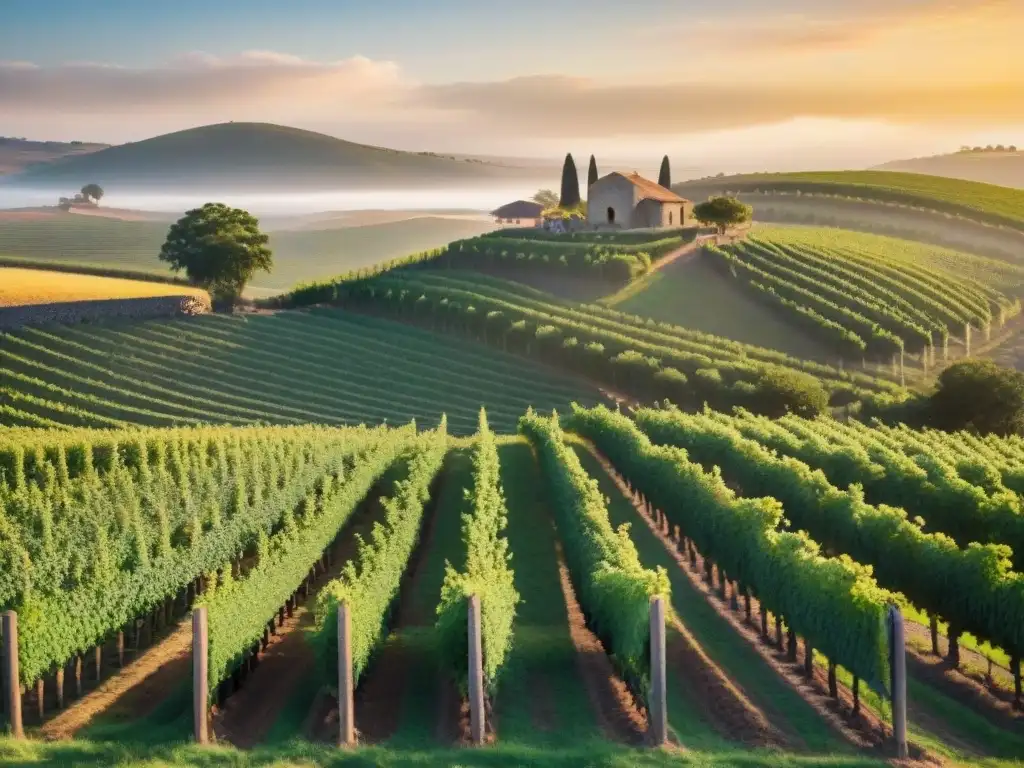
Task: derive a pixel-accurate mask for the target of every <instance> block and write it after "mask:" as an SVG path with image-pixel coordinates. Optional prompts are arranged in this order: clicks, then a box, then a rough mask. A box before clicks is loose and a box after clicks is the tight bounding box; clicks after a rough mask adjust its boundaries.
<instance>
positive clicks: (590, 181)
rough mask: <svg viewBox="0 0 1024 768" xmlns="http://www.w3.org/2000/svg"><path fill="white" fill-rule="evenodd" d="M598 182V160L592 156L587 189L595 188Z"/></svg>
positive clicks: (588, 170)
mask: <svg viewBox="0 0 1024 768" xmlns="http://www.w3.org/2000/svg"><path fill="white" fill-rule="evenodd" d="M596 181H597V160H596V159H594V156H593V155H591V156H590V168H588V169H587V187H592V186H594V183H595V182H596Z"/></svg>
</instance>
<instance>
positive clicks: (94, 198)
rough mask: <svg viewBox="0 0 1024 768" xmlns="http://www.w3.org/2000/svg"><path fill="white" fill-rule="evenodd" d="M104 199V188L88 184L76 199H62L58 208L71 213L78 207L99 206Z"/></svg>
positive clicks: (58, 202)
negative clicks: (73, 208)
mask: <svg viewBox="0 0 1024 768" xmlns="http://www.w3.org/2000/svg"><path fill="white" fill-rule="evenodd" d="M102 199H103V187H101V186H100V185H99V184H86V185H85V186H84V187H82V189H81V191H80V192H79V193H78V194H76V195H75V196H74V197H62V198H60V199H59V200H58V201H57V207H58V208H60V209H61V210H62V211H70V210H71V209H72V207H74V206H76V205H99V204H100V200H102Z"/></svg>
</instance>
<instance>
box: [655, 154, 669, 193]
mask: <svg viewBox="0 0 1024 768" xmlns="http://www.w3.org/2000/svg"><path fill="white" fill-rule="evenodd" d="M658 185H659V186H662V187H664V188H665V189H669V188H671V186H672V171H671V170H670V169H669V167H668V155H665V156H664V157H663V158H662V159H661V171H660V172H659V173H658Z"/></svg>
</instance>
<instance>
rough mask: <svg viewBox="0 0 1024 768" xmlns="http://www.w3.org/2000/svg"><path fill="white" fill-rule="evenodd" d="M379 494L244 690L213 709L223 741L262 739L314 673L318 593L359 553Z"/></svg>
mask: <svg viewBox="0 0 1024 768" xmlns="http://www.w3.org/2000/svg"><path fill="white" fill-rule="evenodd" d="M380 495H381V485H380V484H378V485H377V486H375V487H374V488H373V489H372V490H371V491H370V493H369V494H368V495H367V497H366V500H365V501H364V502H363V503H362V504H360V506H359V508H358V509H357V510H356V511H355V513H354V514H353V517H352V518H351V519H350V520H349V522H348V524H347V525H345V526H344V527H343V528H342V531H341V533H340V534H339V535H338V538H337V539H335V541H334V543H333V545H332V547H331V567H330V568H329V569H328V570H327V572H326V574H324V573H323V572H321V571H318V575H317V579H316V581H315V582H314V583H313V585H312V586H311V588H310V590H309V594H308V596H307V597H306V598H304V599H301V598H300V602H299V604H298V605H297V606H296V608H295V610H294V612H293V614H292V616H290V617H288V618H286V619H285V621H284V623H283V624H282V625H281V626H279V627H278V628H277V630H276V633H275V634H273V635H271V637H270V642H269V643H268V644H267V648H266V650H265V651H264V652H263V653H262V654H260V659H259V664H258V666H257V667H256V669H255V670H253V671H252V672H251V673H250V674H249V676H248V678H247V679H246V681H245V683H244V685H242V687H241V689H240V690H238V691H237V692H235V693H234V694H232V695H231V696H230V697H228V699H227V700H226V701H225V702H224V705H223V706H222V707H219V708H217V709H216V711H215V712H214V716H213V722H214V733H215V734H216V736H217V739H218V740H224V741H228V742H230V743H231V744H234V745H235V746H236V747H242V748H249V747H253V746H255V745H256V744H259V743H261V742H262V741H263V740H264V739H265V738H266V737H267V734H269V733H270V730H271V728H273V726H274V723H275V722H276V720H277V718H278V716H279V715H280V714H281V712H282V711H284V709H285V707H286V706H287V705H288V701H289V698H290V697H291V694H292V692H293V691H294V690H295V688H296V687H297V686H298V685H299V684H300V683H301V682H302V681H303V680H304V679H305V678H306V677H307V676H309V675H311V674H313V672H314V666H315V663H316V659H315V655H314V653H313V649H312V647H311V646H310V644H309V642H308V641H307V637H306V636H307V634H308V633H309V632H310V631H312V629H313V626H314V623H315V620H316V614H315V610H316V597H317V595H318V594H319V592H320V590H321V589H322V588H323V587H324V586H325V585H326V584H328V583H329V582H330V581H331V580H333V579H335V578H337V577H338V576H339V575H340V574H341V572H342V570H343V569H344V567H345V565H346V564H347V563H348V562H349V560H351V559H352V558H353V557H355V556H356V554H357V551H358V543H357V540H356V534H357V533H359V534H362V535H363V536H364V537H366V536H368V535H369V533H370V531H371V530H372V529H373V525H374V523H375V522H377V521H378V520H380V519H381V518H382V516H383V507H382V506H381V505H380V500H379V498H380Z"/></svg>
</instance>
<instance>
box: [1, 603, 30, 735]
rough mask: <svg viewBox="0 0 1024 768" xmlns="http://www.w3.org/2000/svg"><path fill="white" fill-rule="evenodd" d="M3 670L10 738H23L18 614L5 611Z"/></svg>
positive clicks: (3, 624)
mask: <svg viewBox="0 0 1024 768" xmlns="http://www.w3.org/2000/svg"><path fill="white" fill-rule="evenodd" d="M2 628H3V670H4V687H5V689H6V690H4V701H5V702H6V704H7V707H6V709H7V720H8V722H9V723H10V725H11V737H12V738H15V739H24V738H25V729H24V728H23V727H22V722H21V683H20V681H19V675H20V672H19V670H18V614H16V613H15V612H14V611H6V612H5V613H4V615H3V623H2Z"/></svg>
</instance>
